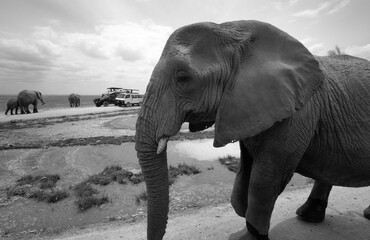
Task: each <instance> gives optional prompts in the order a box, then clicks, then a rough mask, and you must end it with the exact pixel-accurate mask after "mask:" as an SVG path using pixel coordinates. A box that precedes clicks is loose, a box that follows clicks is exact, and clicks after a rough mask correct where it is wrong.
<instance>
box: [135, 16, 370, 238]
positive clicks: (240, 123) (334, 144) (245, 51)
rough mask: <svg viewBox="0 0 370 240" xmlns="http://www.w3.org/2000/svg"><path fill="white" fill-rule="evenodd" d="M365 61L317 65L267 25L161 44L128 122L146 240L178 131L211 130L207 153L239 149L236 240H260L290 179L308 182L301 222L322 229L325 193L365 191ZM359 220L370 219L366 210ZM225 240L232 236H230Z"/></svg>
mask: <svg viewBox="0 0 370 240" xmlns="http://www.w3.org/2000/svg"><path fill="white" fill-rule="evenodd" d="M369 119H370V62H369V61H367V60H364V59H360V58H356V57H352V56H349V55H343V56H342V55H341V56H334V57H318V56H314V55H312V54H311V53H310V52H309V50H308V49H307V48H306V47H304V46H303V44H302V43H300V42H299V41H298V40H296V39H295V38H293V37H292V36H291V35H289V34H288V33H286V32H284V31H282V30H280V29H278V28H276V27H274V26H273V25H271V24H269V23H265V22H260V21H255V20H241V21H234V22H226V23H221V24H216V23H211V22H203V23H195V24H191V25H188V26H184V27H181V28H179V29H177V30H176V31H174V32H173V33H172V34H171V35H170V37H169V38H168V40H167V43H166V44H165V47H164V49H163V52H162V54H161V57H160V59H159V61H158V63H157V64H156V66H155V67H154V69H153V72H152V75H151V77H150V80H149V83H148V85H147V88H146V94H145V99H144V101H143V105H142V107H141V109H140V111H139V113H138V119H137V122H136V135H135V142H136V143H135V149H136V151H137V157H138V160H139V164H140V166H141V169H142V172H143V174H144V177H145V182H146V189H147V196H148V223H147V224H148V225H147V238H148V239H151V240H153V239H162V238H163V236H164V234H165V230H166V225H167V219H168V208H169V185H168V166H167V154H166V149H167V142H168V140H169V138H170V137H171V136H173V135H175V134H177V133H178V132H179V130H180V128H181V125H182V123H183V122H188V123H189V130H190V131H192V132H195V131H201V130H204V129H206V128H209V127H211V126H213V125H214V132H215V135H214V141H213V146H214V147H222V146H225V145H226V144H228V143H231V142H236V141H238V142H239V145H240V153H241V157H240V169H239V171H238V173H237V174H236V177H235V181H234V186H233V189H232V193H231V205H232V207H233V208H234V211H235V212H236V214H237V215H239V216H241V217H243V218H245V221H246V228H245V229H244V234H243V235H242V236H237V237H238V238H237V239H268V232H269V228H270V219H271V214H272V212H273V209H274V204H275V201H276V199H277V197H278V196H279V195H280V193H281V192H282V191H283V190H284V188H285V186H286V185H287V183H288V182H289V181H290V179H291V177H292V176H293V174H294V172H297V173H299V174H301V175H303V176H306V177H310V178H312V179H314V180H315V182H314V186H313V188H312V190H311V193H310V196H309V197H308V200H307V201H306V202H305V203H304V204H303V205H302V206H301V207H300V208H299V209H298V210H297V214H298V216H299V218H302V219H303V220H305V221H309V222H320V221H322V220H323V219H324V217H325V209H326V207H327V202H328V197H329V193H330V191H331V188H332V186H334V185H335V186H345V187H364V186H368V185H370V147H369V146H370V121H369ZM364 215H365V217H366V218H368V219H370V207H368V208H367V209H365V211H364ZM234 236H235V235H233V236H232V237H234Z"/></svg>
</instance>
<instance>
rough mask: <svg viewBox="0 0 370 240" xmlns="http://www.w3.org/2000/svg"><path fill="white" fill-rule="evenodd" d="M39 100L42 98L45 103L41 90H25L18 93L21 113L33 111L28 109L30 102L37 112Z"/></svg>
mask: <svg viewBox="0 0 370 240" xmlns="http://www.w3.org/2000/svg"><path fill="white" fill-rule="evenodd" d="M38 100H40V101H41V103H42V104H43V105H44V104H45V102H44V100H43V99H42V94H41V92H39V91H30V90H23V91H21V92H20V93H18V104H19V107H20V109H21V114H25V113H31V112H30V110H29V109H28V106H29V105H30V104H32V105H33V112H34V113H37V112H38V111H37V103H38Z"/></svg>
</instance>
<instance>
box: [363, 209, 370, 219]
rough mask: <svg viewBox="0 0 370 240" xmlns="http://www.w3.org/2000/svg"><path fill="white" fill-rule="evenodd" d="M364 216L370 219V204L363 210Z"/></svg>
mask: <svg viewBox="0 0 370 240" xmlns="http://www.w3.org/2000/svg"><path fill="white" fill-rule="evenodd" d="M364 217H365V218H367V219H369V220H370V205H369V206H368V207H367V208H366V209H365V210H364Z"/></svg>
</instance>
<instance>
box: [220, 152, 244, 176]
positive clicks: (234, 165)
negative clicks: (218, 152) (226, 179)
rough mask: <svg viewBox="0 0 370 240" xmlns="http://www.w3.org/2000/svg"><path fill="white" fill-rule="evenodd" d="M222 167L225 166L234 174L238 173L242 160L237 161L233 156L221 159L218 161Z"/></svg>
mask: <svg viewBox="0 0 370 240" xmlns="http://www.w3.org/2000/svg"><path fill="white" fill-rule="evenodd" d="M218 160H219V161H220V163H221V164H222V165H225V166H226V167H227V169H229V170H230V171H232V172H235V173H237V172H238V171H239V162H240V159H237V158H235V157H232V156H227V157H224V158H219V159H218Z"/></svg>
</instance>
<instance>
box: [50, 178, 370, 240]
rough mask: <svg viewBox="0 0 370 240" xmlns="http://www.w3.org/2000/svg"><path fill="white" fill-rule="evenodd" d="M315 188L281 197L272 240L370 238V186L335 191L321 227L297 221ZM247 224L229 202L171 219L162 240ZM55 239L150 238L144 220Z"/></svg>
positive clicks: (225, 232) (216, 235) (217, 239)
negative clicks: (368, 214)
mask: <svg viewBox="0 0 370 240" xmlns="http://www.w3.org/2000/svg"><path fill="white" fill-rule="evenodd" d="M310 189H311V185H310V186H307V187H305V188H302V189H297V190H294V191H286V192H284V193H282V194H281V196H280V197H279V198H278V200H277V202H276V204H275V210H274V212H273V216H272V219H271V229H272V230H271V231H270V239H271V240H288V239H296V240H312V239H315V240H348V239H356V240H369V239H370V222H369V220H367V219H365V218H364V217H363V215H362V211H363V209H364V208H366V207H367V206H368V204H369V196H370V194H369V190H370V188H360V189H351V188H342V187H335V188H334V189H333V190H332V193H331V198H330V203H329V206H328V209H327V215H326V219H325V220H324V222H323V223H320V224H309V223H305V222H302V221H300V220H298V219H297V218H296V215H295V210H296V209H297V208H298V207H299V206H300V205H301V204H302V203H303V202H304V201H305V200H306V198H307V196H308V194H309V192H310ZM244 226H245V222H244V219H243V218H240V217H238V216H236V214H235V213H234V211H233V209H232V207H231V206H230V204H221V205H219V206H216V207H205V208H202V209H198V210H192V211H189V212H187V213H181V214H175V215H172V216H170V219H169V223H168V227H167V233H166V235H165V238H164V239H171V240H193V239H213V240H222V239H229V237H230V235H231V234H233V233H235V232H238V231H240V230H241V229H243V228H244ZM53 239H54V240H56V239H58V240H100V239H106V240H115V239H138V240H139V239H146V222H145V221H142V222H139V223H135V224H123V225H121V224H115V225H105V226H101V225H100V226H95V227H94V228H88V229H84V230H72V231H70V232H66V233H64V234H63V235H61V236H58V237H55V238H53Z"/></svg>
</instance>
